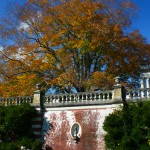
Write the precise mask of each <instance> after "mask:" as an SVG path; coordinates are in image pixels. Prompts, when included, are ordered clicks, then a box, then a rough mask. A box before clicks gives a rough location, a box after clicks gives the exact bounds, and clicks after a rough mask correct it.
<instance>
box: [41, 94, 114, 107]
mask: <svg viewBox="0 0 150 150" xmlns="http://www.w3.org/2000/svg"><path fill="white" fill-rule="evenodd" d="M112 99H113V91H106V92H83V93H71V94H56V95H52V94H50V95H45V96H44V97H43V102H44V103H45V104H56V103H60V104H61V103H86V102H87V103H88V102H89V103H90V102H93V101H94V102H104V101H110V100H112Z"/></svg>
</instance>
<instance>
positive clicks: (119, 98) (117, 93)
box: [113, 77, 126, 102]
mask: <svg viewBox="0 0 150 150" xmlns="http://www.w3.org/2000/svg"><path fill="white" fill-rule="evenodd" d="M119 79H120V78H119V77H116V78H115V82H116V84H115V85H114V86H113V87H114V97H113V99H114V102H123V101H125V99H126V92H125V88H124V87H123V86H122V85H121V84H120V81H119Z"/></svg>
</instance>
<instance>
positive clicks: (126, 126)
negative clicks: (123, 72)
mask: <svg viewBox="0 0 150 150" xmlns="http://www.w3.org/2000/svg"><path fill="white" fill-rule="evenodd" d="M103 128H104V130H105V131H106V136H105V144H106V147H107V148H108V149H109V150H149V149H150V145H149V144H148V140H149V139H150V102H149V101H147V102H138V103H130V104H128V105H127V106H126V107H123V108H121V109H120V110H116V111H114V112H113V113H112V114H110V115H109V116H107V117H106V119H105V121H104V125H103Z"/></svg>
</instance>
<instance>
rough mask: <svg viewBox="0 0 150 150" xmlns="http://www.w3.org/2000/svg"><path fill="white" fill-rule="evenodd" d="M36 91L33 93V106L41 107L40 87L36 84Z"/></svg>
mask: <svg viewBox="0 0 150 150" xmlns="http://www.w3.org/2000/svg"><path fill="white" fill-rule="evenodd" d="M36 89H37V90H36V91H34V97H33V105H35V106H40V105H41V85H40V84H36Z"/></svg>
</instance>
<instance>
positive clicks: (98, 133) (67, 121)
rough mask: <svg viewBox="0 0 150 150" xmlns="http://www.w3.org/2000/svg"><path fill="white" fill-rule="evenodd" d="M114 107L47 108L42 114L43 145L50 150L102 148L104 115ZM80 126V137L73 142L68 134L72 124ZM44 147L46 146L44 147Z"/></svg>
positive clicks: (97, 149) (93, 149) (103, 147)
mask: <svg viewBox="0 0 150 150" xmlns="http://www.w3.org/2000/svg"><path fill="white" fill-rule="evenodd" d="M113 109H115V107H112V105H111V106H110V105H109V106H107V105H106V106H105V105H104V106H102V107H88V108H87V107H85V108H84V107H76V108H67V109H61V108H60V109H56V110H55V109H53V110H52V109H47V110H46V112H45V114H44V117H45V119H44V124H43V137H44V141H45V147H47V149H50V148H51V150H104V149H105V145H104V140H103V138H104V134H105V132H104V130H103V128H102V126H103V122H104V119H105V117H106V116H107V115H108V114H109V113H112V111H113ZM75 122H78V123H79V124H80V126H81V138H80V141H79V142H78V143H74V141H73V139H72V136H71V134H70V129H71V127H72V125H73V124H74V123H75ZM45 149H46V148H45Z"/></svg>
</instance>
